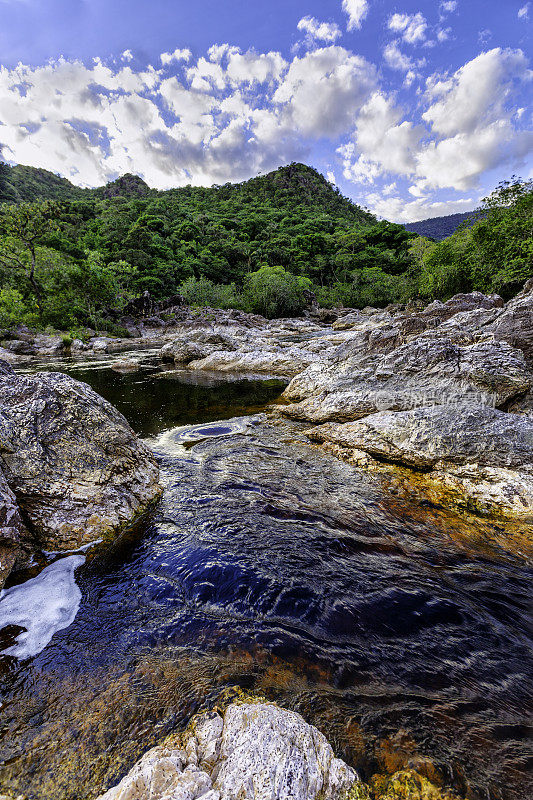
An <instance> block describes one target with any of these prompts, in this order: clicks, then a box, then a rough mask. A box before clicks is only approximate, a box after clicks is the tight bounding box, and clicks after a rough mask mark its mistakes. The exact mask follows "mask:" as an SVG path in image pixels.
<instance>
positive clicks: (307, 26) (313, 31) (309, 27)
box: [298, 17, 342, 43]
mask: <svg viewBox="0 0 533 800" xmlns="http://www.w3.org/2000/svg"><path fill="white" fill-rule="evenodd" d="M298 30H299V31H302V32H303V33H305V34H306V35H307V36H309V38H310V39H316V40H319V41H321V42H328V43H331V42H336V41H337V39H338V38H339V37H340V36H342V32H341V29H340V28H339V26H338V25H337V24H336V23H335V22H319V21H318V20H317V19H316V17H303V18H302V19H301V20H300V21H299V23H298Z"/></svg>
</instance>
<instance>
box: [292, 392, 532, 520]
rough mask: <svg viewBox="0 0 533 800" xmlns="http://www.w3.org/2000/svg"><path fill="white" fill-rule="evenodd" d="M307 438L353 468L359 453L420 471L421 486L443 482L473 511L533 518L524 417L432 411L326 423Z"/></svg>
mask: <svg viewBox="0 0 533 800" xmlns="http://www.w3.org/2000/svg"><path fill="white" fill-rule="evenodd" d="M308 436H309V437H310V438H311V439H312V440H313V441H318V442H322V443H323V442H327V443H329V444H333V445H336V446H338V447H339V448H340V450H339V454H340V455H343V454H344V455H345V456H346V457H347V458H348V460H353V461H354V463H361V457H360V454H361V453H364V454H367V455H369V456H371V457H372V458H373V459H377V460H378V461H386V462H389V463H395V464H401V465H404V466H407V467H409V468H411V469H415V470H421V471H423V472H424V473H427V475H425V476H424V479H423V481H422V485H423V483H424V481H426V483H427V482H429V484H431V482H434V483H437V484H440V485H442V490H443V493H445V492H448V493H449V495H450V498H452V496H453V494H454V493H455V495H457V496H461V495H462V496H463V497H464V498H466V499H467V500H469V501H470V505H471V506H472V507H473V508H475V509H477V510H481V511H484V512H488V513H491V512H499V513H503V514H510V515H513V516H523V517H526V518H530V517H533V423H532V421H531V420H530V419H529V418H527V417H526V416H522V417H520V416H518V415H514V414H508V413H505V412H502V411H497V410H495V409H491V408H487V407H485V406H475V405H463V406H457V407H455V408H453V407H447V406H433V407H425V408H418V409H415V410H413V411H405V412H397V413H395V412H390V411H385V412H381V413H376V414H371V415H369V416H367V417H366V418H365V419H362V420H359V421H356V422H348V423H344V424H336V423H326V424H325V425H321V426H319V427H318V428H312V429H311V430H310V431H308ZM343 451H344V452H343ZM366 466H372V464H371V463H368V462H367V463H366ZM429 484H428V488H430V486H429Z"/></svg>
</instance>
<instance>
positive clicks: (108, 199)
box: [0, 162, 533, 331]
mask: <svg viewBox="0 0 533 800" xmlns="http://www.w3.org/2000/svg"><path fill="white" fill-rule="evenodd" d="M532 198H533V192H532V184H531V181H529V182H523V181H519V180H517V179H513V180H511V181H510V182H507V183H504V184H502V185H500V187H498V189H497V190H496V191H495V192H494V193H493V194H492V195H491V196H490V197H489V198H487V199H486V200H485V201H484V205H483V207H482V209H481V211H480V214H479V215H478V217H479V218H478V219H477V221H475V222H474V223H473V224H472V221H471V220H470V222H469V225H465V226H464V227H463V228H460V229H459V230H457V231H456V232H455V233H454V234H453V236H450V237H448V238H447V239H445V240H443V241H441V242H438V243H437V242H434V241H430V240H429V239H425V238H424V237H416V236H415V234H413V233H412V232H408V231H406V230H405V228H404V227H403V226H401V225H394V224H391V223H389V222H385V221H383V222H379V223H378V222H377V220H376V219H375V218H374V217H373V216H372V215H371V214H369V213H368V212H367V211H364V210H363V209H361V208H359V207H358V206H357V205H355V204H354V203H352V202H351V201H350V200H348V199H346V198H345V197H343V196H342V195H341V194H340V192H339V191H338V190H337V189H334V188H333V187H332V186H331V184H329V183H328V182H327V181H326V180H325V179H324V178H323V177H322V176H321V175H320V174H319V173H317V172H316V171H315V170H313V169H311V168H310V167H306V166H304V165H303V164H290V165H289V166H287V167H282V168H280V169H278V170H276V171H274V172H272V173H270V174H268V175H264V176H260V177H258V178H254V179H252V180H250V181H245V182H244V183H241V184H225V185H224V186H215V187H212V188H203V187H191V186H186V187H183V188H181V189H172V190H169V191H165V192H159V191H156V190H154V189H150V188H149V187H148V186H147V185H146V184H145V183H144V181H143V180H142V179H141V178H139V177H138V176H134V175H125V176H123V177H122V178H119V179H118V180H116V181H114V182H113V183H110V184H108V185H107V186H106V187H102V188H100V189H94V190H91V189H78V188H77V187H74V186H73V185H72V184H70V183H69V181H66V180H65V179H63V178H59V177H58V176H56V175H53V174H52V173H49V172H46V171H45V170H37V169H33V168H31V167H9V166H7V165H5V164H3V163H1V162H0V200H2V199H3V200H4V201H5V202H4V204H3V205H1V206H0V290H1V291H5V292H7V294H6V295H5V296H4V301H3V306H2V308H3V311H2V313H3V314H4V319H6V320H17V319H18V320H19V321H22V320H27V319H32V320H34V321H35V324H37V323H38V324H39V325H40V326H41V327H44V326H46V325H51V326H53V327H57V328H60V329H63V330H70V331H80V330H83V329H84V328H91V329H107V330H111V329H112V328H113V330H117V331H118V328H117V327H116V323H113V322H112V321H111V320H113V319H117V318H118V317H117V312H120V311H121V309H122V308H123V307H124V306H125V305H126V303H127V302H128V300H129V299H131V298H132V297H135V296H138V295H139V294H141V293H142V292H143V291H145V290H149V292H150V293H151V295H152V296H153V297H154V298H155V299H160V298H165V297H170V296H172V295H173V294H176V293H177V292H182V293H183V294H184V295H185V297H186V299H187V301H188V302H189V303H190V304H192V305H195V306H205V305H210V306H216V307H221V308H229V307H237V308H243V309H246V310H251V311H256V312H258V313H261V314H264V315H266V316H270V317H272V316H277V315H281V316H283V315H292V314H298V313H300V312H301V311H302V309H303V308H304V307H305V305H306V301H307V299H308V295H307V294H306V292H307V291H308V289H309V288H310V287H311V288H312V289H313V291H314V292H315V293H316V294H317V297H318V299H319V301H320V303H321V304H322V305H327V306H330V305H344V306H349V307H359V308H360V307H364V306H366V305H372V306H384V305H387V304H388V303H390V302H403V301H406V300H408V299H410V298H411V297H416V296H419V297H422V298H427V299H430V298H431V299H432V298H435V297H438V298H442V299H445V298H447V297H449V296H451V295H452V294H454V293H456V292H460V291H472V290H473V289H479V290H481V291H498V292H500V293H502V294H503V295H504V296H506V297H509V296H511V295H512V294H513V293H514V292H516V291H517V290H518V289H519V288H520V286H521V284H522V283H523V281H524V280H525V279H526V278H527V277H529V276H530V275H531V273H532V266H531V265H532V260H533V252H532V248H533V245H532V230H531V229H532V216H533V214H532V202H533V200H532ZM29 200H31V201H32V202H27V201H29ZM12 292H15V293H16V294H12ZM110 312H111V313H110ZM113 326H115V327H113Z"/></svg>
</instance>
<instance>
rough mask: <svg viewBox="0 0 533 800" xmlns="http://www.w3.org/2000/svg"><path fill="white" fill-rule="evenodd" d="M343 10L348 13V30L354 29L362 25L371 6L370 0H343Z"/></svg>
mask: <svg viewBox="0 0 533 800" xmlns="http://www.w3.org/2000/svg"><path fill="white" fill-rule="evenodd" d="M342 10H343V11H344V13H345V14H347V15H348V24H347V28H348V30H349V31H353V30H355V29H356V28H357V29H358V28H360V27H361V25H362V24H363V21H364V19H365V18H366V16H367V14H368V12H369V10H370V8H369V3H368V0H342Z"/></svg>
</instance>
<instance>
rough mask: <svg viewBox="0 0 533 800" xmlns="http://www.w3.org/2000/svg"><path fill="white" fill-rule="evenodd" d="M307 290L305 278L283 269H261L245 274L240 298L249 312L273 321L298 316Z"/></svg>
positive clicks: (308, 285)
mask: <svg viewBox="0 0 533 800" xmlns="http://www.w3.org/2000/svg"><path fill="white" fill-rule="evenodd" d="M310 288H311V281H310V280H309V278H304V277H303V276H302V275H293V274H292V273H290V272H287V271H286V270H284V269H283V267H266V266H264V267H260V269H258V270H257V271H256V272H249V273H248V274H247V275H246V277H245V281H244V296H245V298H246V300H247V301H248V302H249V304H250V307H251V309H252V311H254V312H255V313H257V314H262V315H263V316H264V317H268V318H269V319H273V318H274V317H288V316H291V315H296V314H300V313H301V312H302V311H303V309H304V308H305V307H306V305H307V299H308V292H309V290H310Z"/></svg>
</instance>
